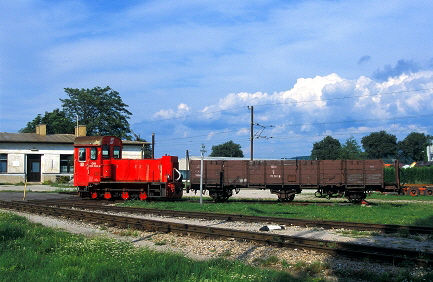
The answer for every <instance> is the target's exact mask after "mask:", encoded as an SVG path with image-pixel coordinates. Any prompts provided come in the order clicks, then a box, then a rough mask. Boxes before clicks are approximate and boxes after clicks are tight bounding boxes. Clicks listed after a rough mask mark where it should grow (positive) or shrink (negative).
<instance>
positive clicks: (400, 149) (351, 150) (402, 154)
mask: <svg viewBox="0 0 433 282" xmlns="http://www.w3.org/2000/svg"><path fill="white" fill-rule="evenodd" d="M431 141H432V136H430V135H426V134H424V133H417V132H412V133H410V134H409V135H407V136H406V138H405V139H403V140H402V141H397V137H396V136H395V135H393V134H390V133H387V132H386V131H385V130H382V131H379V132H372V133H370V134H369V135H367V136H364V137H363V138H362V139H361V144H362V148H363V149H364V151H363V150H362V149H361V146H360V145H359V144H358V142H357V141H356V140H355V138H353V136H351V137H350V138H349V139H347V140H346V142H345V143H344V144H341V143H340V141H339V140H338V139H335V138H333V137H332V136H326V137H325V138H323V140H321V141H318V142H315V143H314V144H313V149H312V150H311V158H312V159H314V160H316V159H317V160H337V159H349V160H359V159H399V160H400V161H401V162H404V163H411V162H419V161H427V151H426V149H427V146H428V145H430V144H431Z"/></svg>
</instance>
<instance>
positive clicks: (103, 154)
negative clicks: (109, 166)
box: [102, 144, 110, 159]
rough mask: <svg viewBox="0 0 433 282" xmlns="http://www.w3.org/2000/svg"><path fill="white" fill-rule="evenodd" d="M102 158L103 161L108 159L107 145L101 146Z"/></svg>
mask: <svg viewBox="0 0 433 282" xmlns="http://www.w3.org/2000/svg"><path fill="white" fill-rule="evenodd" d="M102 157H103V158H104V159H109V158H110V146H108V145H106V144H105V145H102Z"/></svg>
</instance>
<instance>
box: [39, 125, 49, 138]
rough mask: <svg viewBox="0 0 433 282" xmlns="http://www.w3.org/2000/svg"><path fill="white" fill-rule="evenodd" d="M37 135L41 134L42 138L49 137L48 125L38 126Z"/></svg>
mask: <svg viewBox="0 0 433 282" xmlns="http://www.w3.org/2000/svg"><path fill="white" fill-rule="evenodd" d="M36 134H39V135H40V136H45V135H47V125H46V124H39V125H36Z"/></svg>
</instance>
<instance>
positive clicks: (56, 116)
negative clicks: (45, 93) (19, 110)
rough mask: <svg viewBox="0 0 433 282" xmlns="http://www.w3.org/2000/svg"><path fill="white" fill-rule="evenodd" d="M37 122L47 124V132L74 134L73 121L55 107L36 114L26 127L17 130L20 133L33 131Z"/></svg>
mask: <svg viewBox="0 0 433 282" xmlns="http://www.w3.org/2000/svg"><path fill="white" fill-rule="evenodd" d="M39 124H46V125H47V134H74V128H75V123H74V122H73V121H72V120H71V119H70V118H68V117H67V116H66V113H65V112H64V111H61V110H60V109H55V110H54V111H52V112H45V115H44V116H42V115H41V114H38V115H37V116H36V117H35V118H34V119H33V120H32V121H30V122H28V123H27V125H26V127H24V128H22V129H20V130H19V132H21V133H34V132H35V131H36V126H37V125H39Z"/></svg>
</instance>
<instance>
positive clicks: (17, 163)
mask: <svg viewBox="0 0 433 282" xmlns="http://www.w3.org/2000/svg"><path fill="white" fill-rule="evenodd" d="M0 154H7V173H0V183H19V182H25V176H26V174H27V156H28V155H40V156H41V182H44V181H49V180H51V181H53V182H54V181H55V180H56V178H57V177H58V176H69V177H72V176H73V173H60V155H72V154H73V146H72V144H50V143H46V144H43V143H9V144H8V143H0Z"/></svg>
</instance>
